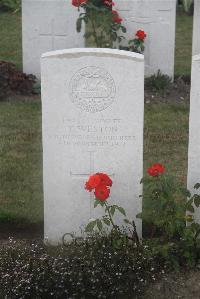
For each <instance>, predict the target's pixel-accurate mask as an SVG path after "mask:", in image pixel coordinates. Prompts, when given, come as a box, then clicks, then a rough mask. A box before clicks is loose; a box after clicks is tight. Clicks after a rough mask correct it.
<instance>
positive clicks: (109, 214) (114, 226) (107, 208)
mask: <svg viewBox="0 0 200 299" xmlns="http://www.w3.org/2000/svg"><path fill="white" fill-rule="evenodd" d="M105 206H106V211H108V216H109V219H110V222H111V224H112V226H113V228H114V229H116V225H115V224H114V222H113V219H112V215H111V213H110V209H109V208H110V206H109V205H108V204H107V202H105Z"/></svg>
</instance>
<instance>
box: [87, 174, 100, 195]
mask: <svg viewBox="0 0 200 299" xmlns="http://www.w3.org/2000/svg"><path fill="white" fill-rule="evenodd" d="M100 182H101V179H100V177H99V175H98V174H93V175H91V176H90V177H89V180H88V181H87V182H86V183H85V189H86V190H88V191H90V192H91V191H92V190H93V189H95V188H96V187H97V186H98V185H99V184H100Z"/></svg>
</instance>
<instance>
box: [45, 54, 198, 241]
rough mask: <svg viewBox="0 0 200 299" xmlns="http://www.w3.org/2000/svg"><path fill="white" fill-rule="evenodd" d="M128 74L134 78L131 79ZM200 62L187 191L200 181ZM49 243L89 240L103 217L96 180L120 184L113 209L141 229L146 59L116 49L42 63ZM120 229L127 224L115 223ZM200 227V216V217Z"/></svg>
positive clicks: (113, 196) (58, 56) (194, 68)
mask: <svg viewBox="0 0 200 299" xmlns="http://www.w3.org/2000/svg"><path fill="white" fill-rule="evenodd" d="M127 74H128V76H127ZM199 82H200V55H199V56H194V57H193V64H192V87H191V108H190V109H191V111H190V134H189V136H190V138H189V154H188V188H189V190H191V191H192V190H193V186H194V184H196V183H197V182H200V117H199V115H200V84H199ZM42 108H43V158H44V159H43V161H44V164H43V171H44V210H45V214H44V223H45V239H46V241H48V242H49V243H51V244H53V245H56V244H58V243H61V241H62V237H63V235H64V234H67V236H68V237H69V236H70V234H71V233H75V235H76V236H83V234H82V232H83V231H84V227H85V225H86V224H87V223H88V222H89V221H90V220H91V219H96V218H98V217H99V216H101V215H102V214H101V213H102V211H101V208H95V209H94V207H93V203H94V195H93V194H92V193H90V194H89V193H88V192H86V190H84V182H86V180H87V179H88V178H89V175H91V174H94V173H97V172H102V173H107V174H108V175H110V177H111V178H112V179H113V186H112V190H111V196H110V198H109V199H108V201H109V203H110V202H111V203H113V204H117V205H120V206H122V207H124V208H125V209H126V211H127V217H128V218H129V219H130V220H133V219H134V220H135V222H136V225H137V231H138V233H139V235H140V236H141V234H142V224H141V222H140V221H139V220H138V219H136V215H137V214H138V213H139V212H141V209H142V201H141V198H140V196H139V195H141V194H142V186H141V184H140V179H141V178H142V176H143V116H144V56H143V55H141V54H135V53H131V52H127V51H119V50H112V49H92V48H90V49H89V48H88V49H84V48H83V49H71V50H60V51H53V52H49V53H46V54H44V55H43V56H42ZM116 220H117V224H119V225H121V221H120V219H118V218H117V219H116ZM196 220H197V221H199V222H200V214H199V213H198V214H197V215H196Z"/></svg>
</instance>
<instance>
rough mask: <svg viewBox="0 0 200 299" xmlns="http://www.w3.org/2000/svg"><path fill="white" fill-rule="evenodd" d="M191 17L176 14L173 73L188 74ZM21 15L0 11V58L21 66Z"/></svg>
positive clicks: (190, 46) (189, 65)
mask: <svg viewBox="0 0 200 299" xmlns="http://www.w3.org/2000/svg"><path fill="white" fill-rule="evenodd" d="M192 24H193V18H192V17H189V16H185V15H178V16H177V26H176V49H175V74H176V75H182V74H185V75H189V74H190V67H191V51H192V50H191V49H192ZM21 53H22V50H21V16H20V14H10V13H0V60H8V61H11V62H14V63H16V65H17V66H18V67H19V68H22V54H21Z"/></svg>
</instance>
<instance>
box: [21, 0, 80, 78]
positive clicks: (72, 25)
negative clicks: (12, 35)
mask: <svg viewBox="0 0 200 299" xmlns="http://www.w3.org/2000/svg"><path fill="white" fill-rule="evenodd" d="M78 15H79V13H78V10H77V9H76V8H75V7H74V6H72V5H71V1H69V0H22V33H23V34H22V35H23V71H24V72H25V73H28V74H29V73H31V74H34V75H36V76H37V77H38V78H40V57H41V55H42V54H43V53H45V52H48V51H53V50H59V49H66V48H79V47H84V38H83V34H78V33H77V32H76V20H77V18H78Z"/></svg>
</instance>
